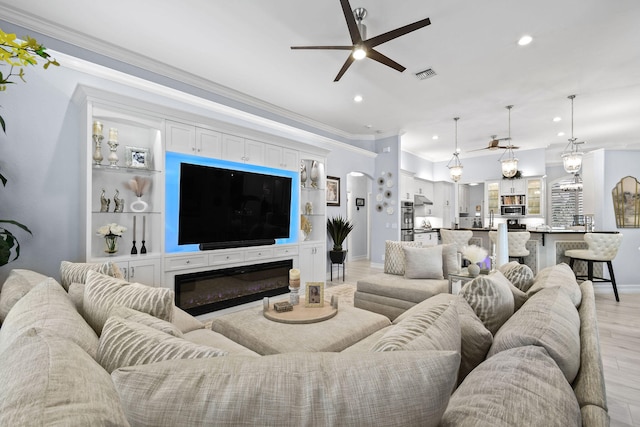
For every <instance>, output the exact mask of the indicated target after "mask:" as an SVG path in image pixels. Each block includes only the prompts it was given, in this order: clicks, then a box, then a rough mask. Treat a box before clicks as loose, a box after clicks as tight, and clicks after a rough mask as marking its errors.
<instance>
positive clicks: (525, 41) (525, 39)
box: [518, 35, 533, 46]
mask: <svg viewBox="0 0 640 427" xmlns="http://www.w3.org/2000/svg"><path fill="white" fill-rule="evenodd" d="M532 41H533V37H531V36H526V35H525V36H522V37H520V40H518V44H519V45H520V46H526V45H528V44H529V43H531V42H532Z"/></svg>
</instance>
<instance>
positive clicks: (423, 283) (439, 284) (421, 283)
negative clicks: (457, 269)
mask: <svg viewBox="0 0 640 427" xmlns="http://www.w3.org/2000/svg"><path fill="white" fill-rule="evenodd" d="M357 287H358V292H364V293H368V294H374V295H379V296H381V297H389V298H395V299H399V300H402V301H409V302H412V303H419V302H422V301H424V300H426V299H427V298H431V297H432V296H434V295H438V294H441V293H443V292H444V293H446V292H448V291H449V281H448V280H445V279H443V280H436V279H406V278H405V277H404V276H398V275H395V274H387V273H377V274H372V275H370V276H367V277H364V278H362V279H360V280H358V285H357Z"/></svg>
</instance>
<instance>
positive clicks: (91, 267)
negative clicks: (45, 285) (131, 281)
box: [60, 261, 124, 290]
mask: <svg viewBox="0 0 640 427" xmlns="http://www.w3.org/2000/svg"><path fill="white" fill-rule="evenodd" d="M88 271H96V272H98V273H102V274H106V275H107V276H111V277H115V278H117V279H124V277H123V276H122V272H121V271H120V269H119V268H118V266H117V265H116V264H115V263H114V262H111V261H107V262H100V263H99V262H94V263H87V262H69V261H62V262H61V263H60V284H61V285H62V287H64V289H65V290H69V286H70V285H71V284H72V283H74V282H76V283H85V282H86V281H87V272H88Z"/></svg>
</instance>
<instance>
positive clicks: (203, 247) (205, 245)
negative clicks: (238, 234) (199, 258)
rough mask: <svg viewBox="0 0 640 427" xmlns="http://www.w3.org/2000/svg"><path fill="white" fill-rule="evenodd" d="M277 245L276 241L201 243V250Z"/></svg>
mask: <svg viewBox="0 0 640 427" xmlns="http://www.w3.org/2000/svg"><path fill="white" fill-rule="evenodd" d="M275 244H276V241H275V240H274V239H257V240H236V241H230V242H212V243H200V250H201V251H211V250H214V249H228V248H246V247H249V246H265V245H275Z"/></svg>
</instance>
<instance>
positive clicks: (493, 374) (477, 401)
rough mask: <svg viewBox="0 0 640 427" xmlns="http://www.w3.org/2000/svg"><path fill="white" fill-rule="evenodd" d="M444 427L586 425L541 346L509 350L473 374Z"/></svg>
mask: <svg viewBox="0 0 640 427" xmlns="http://www.w3.org/2000/svg"><path fill="white" fill-rule="evenodd" d="M440 425H441V426H442V427H449V426H452V427H453V426H455V427H460V426H463V427H465V426H492V427H494V426H495V427H511V426H540V427H542V426H545V427H546V426H549V425H556V426H563V427H564V426H576V427H579V426H582V423H581V417H580V406H579V405H578V401H577V400H576V396H575V394H574V393H573V389H572V388H571V385H570V384H569V383H568V382H567V380H566V379H565V378H564V376H563V375H562V372H561V371H560V369H558V366H557V365H556V364H555V362H554V361H553V359H552V358H550V357H549V355H548V354H547V352H546V351H545V349H544V348H542V347H537V346H527V347H520V348H514V349H512V350H508V351H504V352H502V353H500V354H498V355H496V356H495V357H492V358H490V359H487V360H486V361H484V362H483V363H481V364H480V365H479V366H478V367H477V368H476V369H474V370H473V371H472V372H471V373H470V374H469V375H468V376H467V378H466V379H465V380H464V382H463V383H462V384H461V385H460V386H459V387H458V388H457V390H456V391H455V392H454V393H453V395H452V396H451V401H450V402H449V406H447V410H446V412H445V413H444V416H443V417H442V420H441V423H440Z"/></svg>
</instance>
